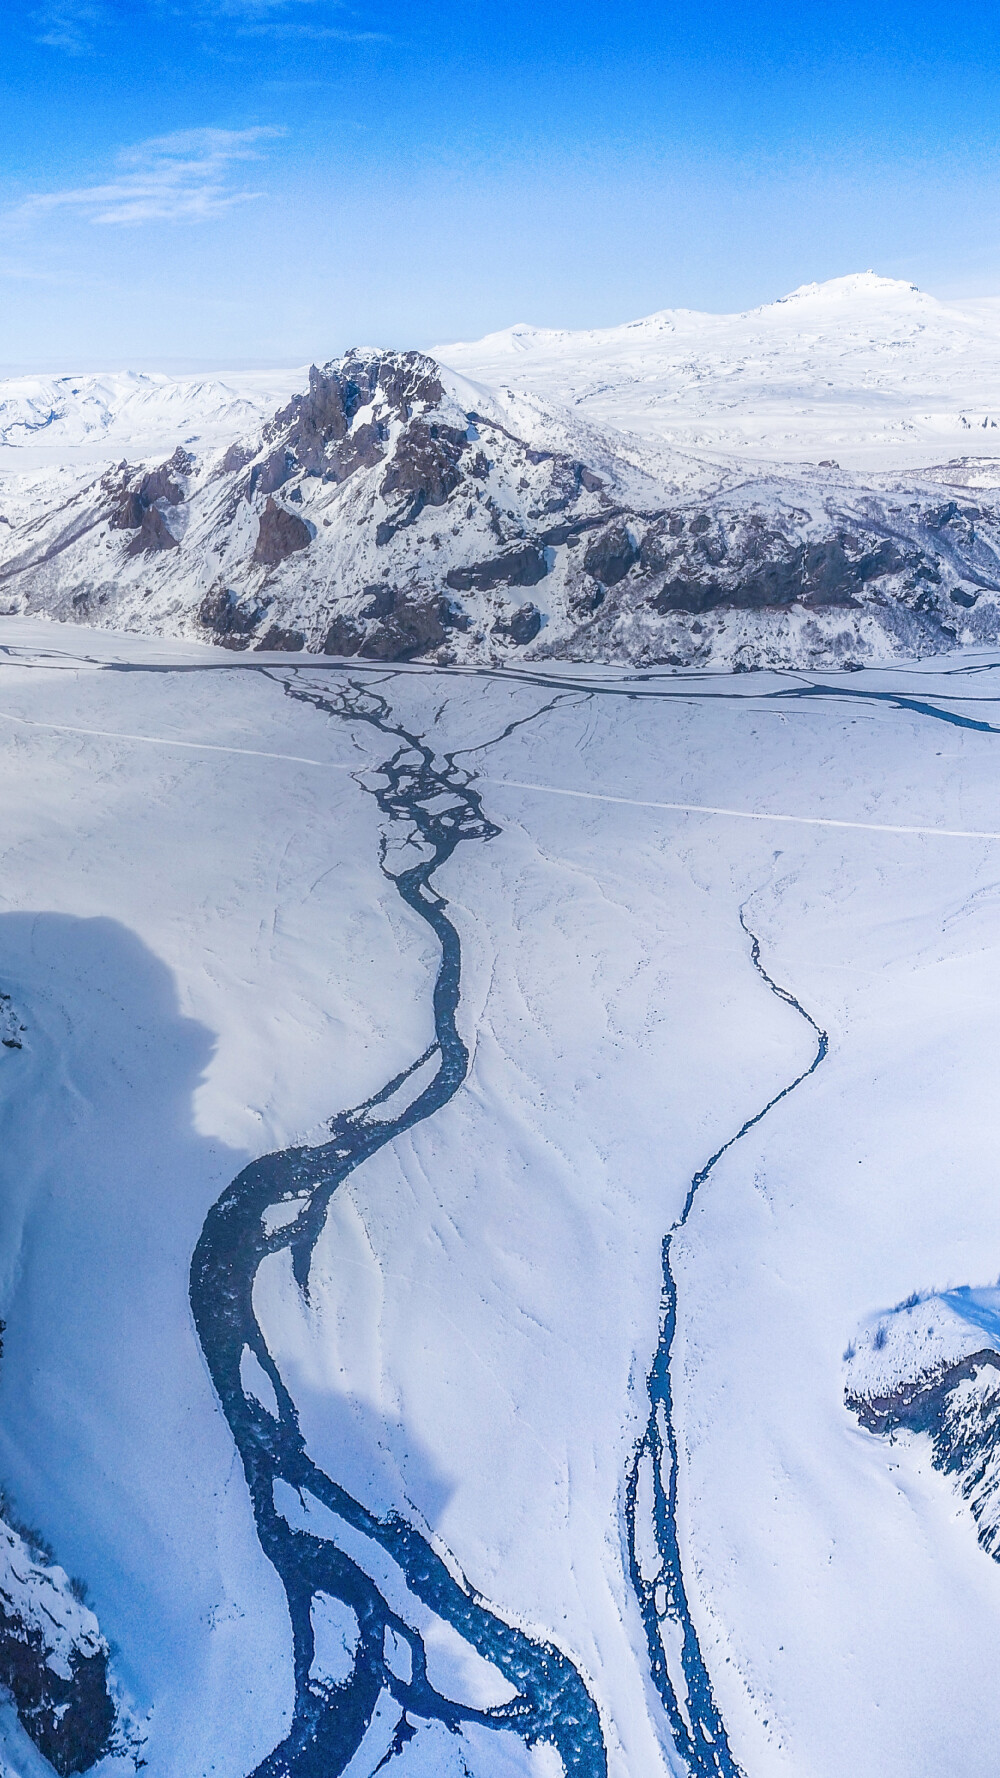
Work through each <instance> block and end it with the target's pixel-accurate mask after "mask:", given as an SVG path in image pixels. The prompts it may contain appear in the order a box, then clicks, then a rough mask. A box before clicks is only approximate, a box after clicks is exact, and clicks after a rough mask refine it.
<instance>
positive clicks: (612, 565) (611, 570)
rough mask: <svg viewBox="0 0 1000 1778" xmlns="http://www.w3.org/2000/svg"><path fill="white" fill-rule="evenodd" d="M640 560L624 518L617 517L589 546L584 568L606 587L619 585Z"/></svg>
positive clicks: (584, 559)
mask: <svg viewBox="0 0 1000 1778" xmlns="http://www.w3.org/2000/svg"><path fill="white" fill-rule="evenodd" d="M638 560H639V551H638V549H637V547H636V545H635V543H634V542H633V540H632V534H631V532H630V531H629V528H628V526H627V524H626V523H625V522H624V520H623V519H617V520H616V521H615V523H614V524H613V525H609V526H608V528H607V530H606V531H602V532H601V533H600V535H599V536H597V537H595V538H594V540H593V542H592V543H590V544H589V545H588V546H587V553H586V555H585V556H584V558H583V566H584V570H585V572H586V573H587V574H590V575H593V578H594V579H595V580H596V581H599V582H600V583H601V585H602V586H604V587H612V586H617V585H618V582H619V581H620V580H624V578H625V576H626V574H627V573H628V571H629V569H630V568H631V567H632V566H633V565H634V564H635V563H636V562H637V561H638Z"/></svg>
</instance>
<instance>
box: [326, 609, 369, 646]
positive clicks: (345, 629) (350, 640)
mask: <svg viewBox="0 0 1000 1778" xmlns="http://www.w3.org/2000/svg"><path fill="white" fill-rule="evenodd" d="M363 641H364V631H363V630H360V629H359V628H358V626H357V624H356V623H354V622H352V620H351V619H350V618H349V617H335V618H334V620H333V622H332V624H331V625H330V628H329V629H328V630H327V632H326V636H325V637H324V639H323V653H324V654H346V655H352V654H357V652H358V649H359V648H360V647H361V644H362V642H363Z"/></svg>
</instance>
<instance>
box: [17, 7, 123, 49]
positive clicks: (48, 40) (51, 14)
mask: <svg viewBox="0 0 1000 1778" xmlns="http://www.w3.org/2000/svg"><path fill="white" fill-rule="evenodd" d="M31 22H32V24H33V25H34V27H35V29H36V31H37V33H38V35H37V36H36V38H35V42H36V43H41V44H44V45H45V47H46V48H47V49H61V50H62V51H63V52H64V53H65V54H66V55H68V56H89V55H92V54H93V47H94V46H93V41H92V39H93V33H94V32H95V31H96V30H98V29H99V28H100V26H101V25H104V24H106V23H107V22H108V20H107V14H106V12H105V10H104V8H103V6H93V5H90V4H88V3H87V0H57V4H55V5H52V6H44V7H40V8H39V9H38V11H37V12H34V13H33V14H32V15H31Z"/></svg>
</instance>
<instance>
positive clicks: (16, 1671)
mask: <svg viewBox="0 0 1000 1778" xmlns="http://www.w3.org/2000/svg"><path fill="white" fill-rule="evenodd" d="M47 1657H48V1649H47V1648H46V1646H45V1642H44V1639H43V1637H42V1635H41V1632H40V1631H39V1630H36V1629H34V1628H33V1627H32V1626H31V1625H26V1624H23V1623H21V1622H20V1620H19V1619H18V1617H17V1616H16V1614H13V1613H11V1612H8V1611H7V1610H6V1609H4V1605H3V1601H2V1598H0V1685H2V1686H3V1687H4V1689H5V1690H6V1691H8V1692H9V1693H10V1695H11V1697H12V1698H13V1700H14V1705H15V1707H16V1709H17V1714H18V1716H19V1717H20V1719H21V1722H22V1723H23V1725H24V1727H25V1729H26V1730H27V1732H28V1734H29V1735H30V1736H31V1739H32V1740H33V1741H34V1743H35V1746H36V1747H37V1748H38V1750H39V1752H40V1753H42V1754H44V1756H45V1758H46V1759H47V1760H48V1762H49V1764H50V1765H51V1766H54V1768H55V1770H56V1771H57V1772H58V1773H60V1774H61V1778H68V1775H69V1774H70V1773H73V1772H86V1771H87V1770H89V1768H90V1767H91V1766H93V1765H96V1764H97V1761H98V1760H99V1759H100V1758H101V1757H102V1755H104V1754H105V1753H106V1752H107V1751H108V1747H109V1744H110V1740H111V1735H112V1731H113V1729H114V1725H115V1708H114V1704H113V1703H112V1701H111V1698H110V1697H109V1695H108V1677H107V1655H106V1654H105V1652H104V1651H103V1650H101V1651H99V1652H98V1653H96V1654H93V1655H90V1656H81V1655H80V1654H79V1653H78V1652H76V1651H74V1652H73V1653H72V1654H71V1655H70V1657H69V1665H70V1669H71V1673H72V1677H71V1678H69V1679H67V1678H65V1677H63V1676H62V1675H61V1674H59V1673H57V1672H54V1671H53V1669H52V1667H51V1666H50V1665H49V1662H48V1658H47Z"/></svg>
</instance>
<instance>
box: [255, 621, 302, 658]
mask: <svg viewBox="0 0 1000 1778" xmlns="http://www.w3.org/2000/svg"><path fill="white" fill-rule="evenodd" d="M305 645H306V639H305V636H304V635H303V633H302V631H301V630H283V629H282V627H281V625H280V624H272V625H271V627H270V629H269V630H268V631H267V632H266V634H265V635H263V636H262V637H261V639H260V641H259V642H257V643H255V645H254V646H255V650H256V652H257V653H258V654H263V653H265V652H266V651H268V650H273V651H274V652H275V653H278V652H281V653H284V654H298V652H299V650H300V649H302V648H304V647H305Z"/></svg>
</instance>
